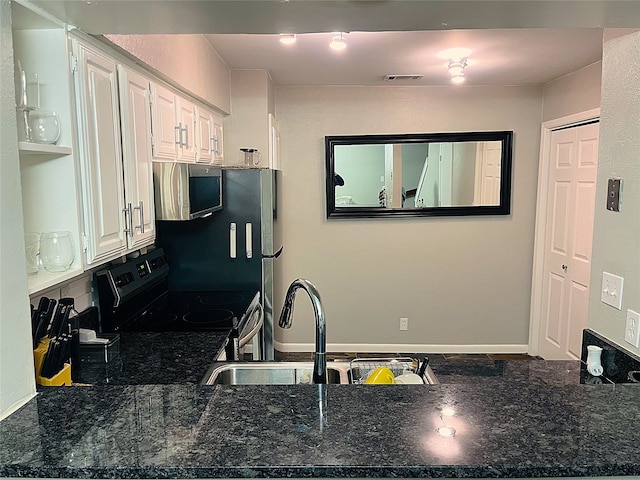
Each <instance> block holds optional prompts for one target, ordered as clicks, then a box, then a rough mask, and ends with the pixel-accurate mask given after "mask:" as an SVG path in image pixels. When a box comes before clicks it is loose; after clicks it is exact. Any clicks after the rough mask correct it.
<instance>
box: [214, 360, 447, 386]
mask: <svg viewBox="0 0 640 480" xmlns="http://www.w3.org/2000/svg"><path fill="white" fill-rule="evenodd" d="M358 373H359V372H358V371H357V369H355V368H354V369H353V371H352V369H351V363H350V362H345V361H333V362H332V361H330V362H327V382H328V383H332V384H349V383H354V382H353V381H352V379H353V378H358ZM312 378H313V362H216V363H214V364H213V365H212V366H211V368H210V369H209V371H208V372H207V374H206V375H205V377H204V379H203V380H202V383H203V384H205V385H295V384H299V383H302V384H305V383H312ZM423 380H424V382H425V383H427V384H433V383H438V380H437V379H436V377H435V375H434V374H433V371H432V370H431V367H427V369H426V371H425V374H424V376H423Z"/></svg>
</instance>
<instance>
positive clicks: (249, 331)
mask: <svg viewBox="0 0 640 480" xmlns="http://www.w3.org/2000/svg"><path fill="white" fill-rule="evenodd" d="M263 324H264V309H263V307H262V302H260V293H257V294H256V296H255V297H254V299H253V300H252V301H251V304H250V305H249V308H248V309H247V311H246V313H245V314H244V315H243V318H242V321H241V322H240V325H239V335H238V351H239V357H240V358H244V353H245V351H247V350H249V349H248V348H247V346H248V345H249V344H251V354H252V355H251V357H252V359H253V360H262V351H261V344H262V342H261V335H260V331H261V329H262V325H263Z"/></svg>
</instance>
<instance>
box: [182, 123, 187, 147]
mask: <svg viewBox="0 0 640 480" xmlns="http://www.w3.org/2000/svg"><path fill="white" fill-rule="evenodd" d="M182 131H184V143H182V146H183V147H186V148H189V125H185V126H184V128H183V129H182ZM180 142H182V132H180Z"/></svg>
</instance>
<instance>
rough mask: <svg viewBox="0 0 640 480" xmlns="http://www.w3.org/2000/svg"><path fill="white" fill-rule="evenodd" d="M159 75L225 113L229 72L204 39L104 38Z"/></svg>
mask: <svg viewBox="0 0 640 480" xmlns="http://www.w3.org/2000/svg"><path fill="white" fill-rule="evenodd" d="M105 36H106V37H107V38H108V39H109V40H110V41H112V42H113V43H115V44H116V45H118V46H120V47H121V48H123V49H124V50H126V51H128V52H129V53H131V54H132V55H134V56H135V57H137V58H139V59H140V60H142V61H143V62H144V63H146V64H147V65H149V66H150V67H152V68H154V69H155V70H157V71H158V72H159V73H160V74H162V75H164V76H165V77H168V78H169V79H170V80H173V82H175V83H177V84H179V85H181V86H182V87H184V88H185V89H186V90H188V91H189V92H191V93H193V94H194V95H196V96H197V97H200V98H201V99H202V100H204V101H205V102H207V103H210V104H212V105H214V106H215V107H217V108H218V109H220V110H221V111H222V112H224V113H229V112H230V105H229V68H228V67H227V65H226V64H225V63H224V62H223V61H222V59H221V58H220V56H219V55H218V53H217V52H216V51H215V50H214V49H213V47H212V46H211V44H210V43H209V42H208V41H207V39H206V38H205V37H204V35H105Z"/></svg>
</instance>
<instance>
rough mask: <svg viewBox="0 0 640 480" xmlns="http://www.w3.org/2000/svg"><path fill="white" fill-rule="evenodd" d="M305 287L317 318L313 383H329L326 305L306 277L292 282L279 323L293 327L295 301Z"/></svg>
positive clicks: (283, 326) (285, 326)
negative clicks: (298, 292)
mask: <svg viewBox="0 0 640 480" xmlns="http://www.w3.org/2000/svg"><path fill="white" fill-rule="evenodd" d="M299 289H303V290H304V291H305V292H307V295H309V298H310V299H311V304H312V305H313V314H314V317H315V319H316V351H315V356H314V361H313V383H320V384H324V383H327V326H326V322H325V319H324V307H323V306H322V301H321V300H320V294H319V293H318V289H317V288H316V287H315V286H314V285H313V284H312V283H311V282H310V281H309V280H305V279H304V278H298V279H297V280H294V281H293V282H291V285H289V288H288V289H287V294H286V296H285V298H284V305H283V306H282V313H281V314H280V321H279V322H278V325H280V327H281V328H291V325H292V324H293V301H294V300H295V296H296V292H297V291H298V290H299Z"/></svg>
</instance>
